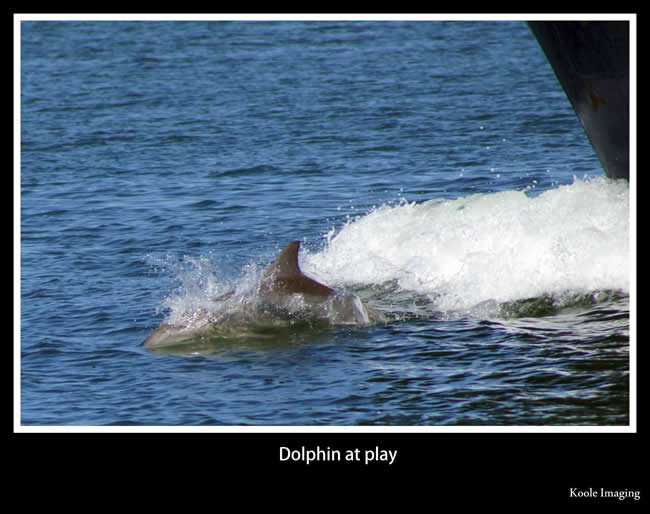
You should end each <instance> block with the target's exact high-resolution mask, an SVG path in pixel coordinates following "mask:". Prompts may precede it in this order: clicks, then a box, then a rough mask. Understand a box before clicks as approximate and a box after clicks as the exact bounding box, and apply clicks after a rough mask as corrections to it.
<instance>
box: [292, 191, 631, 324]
mask: <svg viewBox="0 0 650 514" xmlns="http://www.w3.org/2000/svg"><path fill="white" fill-rule="evenodd" d="M629 216H630V213H629V185H628V184H627V182H624V181H610V180H607V179H604V178H603V179H590V180H584V181H583V180H577V179H576V180H574V182H573V184H570V185H566V186H561V187H558V188H556V189H552V190H548V191H545V192H543V193H542V194H540V195H538V196H534V197H532V196H529V195H527V194H526V193H525V192H523V191H520V192H517V191H506V192H499V193H480V194H475V195H472V196H468V197H463V198H458V199H456V200H431V201H428V202H425V203H419V204H416V203H408V202H406V201H402V202H401V203H399V204H397V205H383V206H381V207H379V208H376V209H374V210H373V211H372V212H370V213H368V214H366V215H364V216H360V217H357V218H355V219H351V220H349V221H348V223H347V224H346V225H344V226H343V227H342V228H341V229H340V230H338V231H332V232H331V233H329V234H327V235H326V238H327V244H326V247H325V248H324V249H323V250H322V251H320V252H317V253H308V254H306V255H305V256H304V257H303V258H302V261H301V262H302V266H303V270H304V271H305V272H306V273H311V274H312V275H313V276H315V277H317V278H321V279H323V280H328V281H329V282H328V283H330V284H332V285H337V284H338V285H341V284H343V285H345V284H349V285H371V284H382V283H387V282H393V283H396V284H397V285H398V287H399V288H400V289H401V290H403V291H409V292H413V293H415V294H417V295H426V296H429V297H430V298H431V299H432V302H434V303H435V305H436V307H437V308H439V309H441V310H444V311H448V310H465V309H470V308H472V307H473V306H475V305H477V304H479V303H481V302H485V301H487V300H494V301H497V302H504V301H511V300H517V299H524V298H530V297H536V296H541V295H544V294H556V293H562V292H565V291H572V292H590V291H599V290H622V291H624V292H629V280H630V261H629V258H630V256H629Z"/></svg>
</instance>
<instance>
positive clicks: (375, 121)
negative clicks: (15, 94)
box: [14, 21, 631, 427]
mask: <svg viewBox="0 0 650 514" xmlns="http://www.w3.org/2000/svg"><path fill="white" fill-rule="evenodd" d="M20 28H21V32H20V38H21V39H20V44H21V48H20V51H21V54H20V55H21V60H20V86H21V91H20V101H21V103H20V174H19V176H17V177H16V180H18V179H19V180H20V184H19V187H20V327H19V328H20V333H19V334H20V337H19V338H18V337H16V340H15V341H14V344H15V345H17V348H18V349H19V352H18V356H19V362H18V364H19V372H20V379H19V403H20V404H19V420H17V422H18V423H20V424H21V425H22V426H50V425H55V426H112V425H145V426H179V425H208V426H210V425H212V426H240V425H259V426H326V425H334V426H420V427H422V426H432V427H433V426H466V425H472V426H494V425H497V426H506V425H515V426H569V425H584V426H587V425H598V426H603V425H616V426H625V425H628V424H629V423H630V408H629V407H630V406H629V402H630V360H629V354H630V309H629V305H630V297H629V295H630V281H631V277H630V261H629V255H630V237H629V233H630V231H629V225H630V211H629V186H628V183H627V182H625V181H611V180H608V179H607V178H605V176H604V173H603V170H602V168H601V166H600V164H599V162H598V160H597V158H596V157H595V155H594V152H593V150H592V148H591V146H590V144H589V142H588V140H587V138H586V136H585V134H584V132H583V130H582V128H581V126H580V124H579V121H578V119H577V118H576V116H575V114H574V112H573V110H572V108H571V106H570V104H569V102H568V100H567V98H566V96H565V94H564V92H563V91H562V89H561V87H560V85H559V83H558V82H557V80H556V78H555V76H554V75H553V72H552V70H551V68H550V66H549V64H548V63H547V61H546V59H545V57H544V55H543V53H542V51H541V49H540V48H539V46H538V44H537V42H536V40H535V39H534V37H533V35H532V33H531V32H530V30H529V29H528V27H527V25H526V24H525V23H523V22H490V21H485V22H434V21H420V22H372V21H363V22H344V21H313V22H220V21H206V22H198V21H197V22H154V21H149V22H142V21H140V22H109V21H104V22H93V21H71V22H63V21H43V22H37V21H23V22H22V23H21V27H20ZM294 240H299V241H300V242H301V244H302V247H301V251H300V263H301V266H302V268H303V271H304V272H305V273H307V274H308V275H310V276H312V277H314V278H316V279H317V280H319V281H321V282H323V283H325V284H328V285H329V286H331V287H334V288H336V289H338V290H342V291H345V292H348V293H353V294H356V295H358V296H359V297H360V298H361V299H363V301H364V302H365V303H366V304H368V305H370V306H372V307H375V308H377V309H380V310H381V311H383V312H384V313H386V315H387V316H388V318H389V322H388V323H386V324H372V325H342V324H336V323H332V324H330V325H327V326H322V325H311V324H309V323H295V324H294V323H291V322H289V323H287V324H285V325H283V326H280V327H277V328H275V329H270V328H269V330H268V331H267V332H264V333H260V332H259V331H257V332H255V333H248V332H247V331H246V330H241V331H240V333H233V334H231V335H230V336H227V337H225V336H222V337H219V338H214V339H202V340H197V341H195V342H194V343H193V344H190V345H186V346H179V347H174V348H172V349H167V350H164V351H163V349H159V350H158V351H155V350H150V349H148V348H147V347H145V346H144V345H143V341H144V340H145V338H146V337H147V335H148V334H149V333H151V331H153V330H154V329H155V328H156V327H157V326H158V325H159V324H160V323H161V322H163V321H165V320H168V321H169V320H173V321H176V322H178V321H179V320H181V321H182V322H187V323H189V322H191V320H193V319H196V318H200V317H201V316H203V315H204V310H205V308H206V307H205V306H206V305H208V304H209V302H211V301H212V299H213V298H215V297H216V296H219V295H222V294H224V293H227V292H228V291H230V290H245V289H247V288H248V289H250V288H251V287H254V283H255V280H256V279H259V274H260V272H261V271H263V270H264V269H265V267H266V266H268V264H269V263H270V262H272V260H273V259H274V258H275V256H276V255H277V253H278V252H280V251H281V250H282V248H284V246H285V245H286V244H288V243H289V242H291V241H294ZM213 303H214V302H213ZM242 328H243V327H242Z"/></svg>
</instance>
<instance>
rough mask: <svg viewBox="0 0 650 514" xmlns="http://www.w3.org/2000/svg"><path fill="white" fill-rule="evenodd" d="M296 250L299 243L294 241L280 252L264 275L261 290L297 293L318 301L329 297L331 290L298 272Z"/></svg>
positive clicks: (276, 292)
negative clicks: (315, 298)
mask: <svg viewBox="0 0 650 514" xmlns="http://www.w3.org/2000/svg"><path fill="white" fill-rule="evenodd" d="M298 250H300V241H294V242H293V243H289V244H288V245H287V246H286V248H285V249H284V250H282V251H281V252H280V255H278V256H277V258H276V259H275V261H273V264H271V265H270V266H269V267H268V269H267V270H266V272H265V273H264V280H263V281H262V290H264V291H267V292H271V293H273V294H280V295H287V294H295V293H298V294H302V295H305V297H310V298H314V297H317V298H319V300H322V299H325V298H327V297H329V296H330V295H331V294H333V293H334V290H333V289H331V288H329V287H327V286H326V285H324V284H321V283H320V282H317V281H316V280H314V279H313V278H309V277H308V276H307V275H304V274H303V272H302V271H300V266H299V265H298Z"/></svg>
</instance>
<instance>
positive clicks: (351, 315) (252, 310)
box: [144, 241, 388, 347]
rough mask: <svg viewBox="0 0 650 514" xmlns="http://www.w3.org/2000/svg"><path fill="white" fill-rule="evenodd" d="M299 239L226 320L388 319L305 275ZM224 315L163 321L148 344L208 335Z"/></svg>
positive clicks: (330, 321)
mask: <svg viewBox="0 0 650 514" xmlns="http://www.w3.org/2000/svg"><path fill="white" fill-rule="evenodd" d="M299 250H300V241H293V242H292V243H289V244H288V245H287V246H286V247H285V248H284V250H282V252H280V254H279V255H278V256H277V257H276V259H275V260H274V261H273V263H272V264H271V265H270V266H269V267H268V268H267V269H266V271H265V272H264V274H263V275H262V279H261V281H260V283H259V285H258V287H257V290H256V292H255V295H254V296H253V300H252V301H250V300H248V301H240V303H239V304H238V308H240V312H238V313H236V314H233V313H231V315H230V316H226V317H225V319H227V321H229V322H230V323H231V326H230V328H232V322H233V320H237V321H238V322H239V323H243V324H245V323H246V322H249V321H253V322H256V323H258V324H260V320H261V322H262V323H261V324H264V322H266V323H269V324H271V325H273V322H274V321H277V320H287V319H289V320H292V319H297V320H304V321H315V322H325V323H327V324H335V325H336V324H359V325H369V324H372V323H386V322H387V321H388V319H387V318H386V316H385V315H384V314H383V313H382V312H381V311H379V310H377V309H374V308H372V307H369V306H367V305H364V304H363V302H362V301H361V299H360V298H359V297H358V296H356V295H353V294H347V293H342V292H337V291H335V290H334V289H332V288H330V287H328V286H326V285H325V284H321V283H320V282H318V281H316V280H314V279H313V278H310V277H308V276H307V275H305V274H304V273H303V272H302V270H301V269H300V265H299V264H298V251H299ZM234 294H235V291H230V292H229V293H226V294H224V295H222V296H220V297H218V298H215V301H216V302H222V301H225V300H228V299H229V298H231V297H232V296H234ZM225 319H224V318H220V319H219V320H217V321H214V322H212V321H210V320H209V319H207V318H206V319H204V320H203V322H201V323H199V324H197V325H192V326H182V325H174V324H170V323H165V322H163V323H162V324H161V325H160V326H159V327H158V328H157V329H156V330H154V331H153V332H152V333H151V334H150V335H149V337H147V339H145V341H144V345H145V346H149V347H154V346H168V345H173V344H179V343H181V342H184V341H186V340H196V339H198V338H201V337H209V336H210V335H213V334H214V333H215V331H216V330H218V325H219V324H223V325H225V324H226V322H225Z"/></svg>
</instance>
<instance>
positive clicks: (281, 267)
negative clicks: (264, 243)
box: [267, 241, 302, 277]
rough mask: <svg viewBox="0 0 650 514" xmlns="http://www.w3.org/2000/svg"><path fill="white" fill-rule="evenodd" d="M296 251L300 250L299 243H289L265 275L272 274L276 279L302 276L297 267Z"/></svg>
mask: <svg viewBox="0 0 650 514" xmlns="http://www.w3.org/2000/svg"><path fill="white" fill-rule="evenodd" d="M298 250H300V241H294V242H293V243H289V244H288V245H287V246H286V248H285V249H284V250H282V252H280V255H278V256H277V258H276V259H275V261H273V264H271V266H269V269H268V271H267V273H273V274H274V275H275V276H276V277H291V276H296V275H302V271H300V266H299V265H298Z"/></svg>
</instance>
